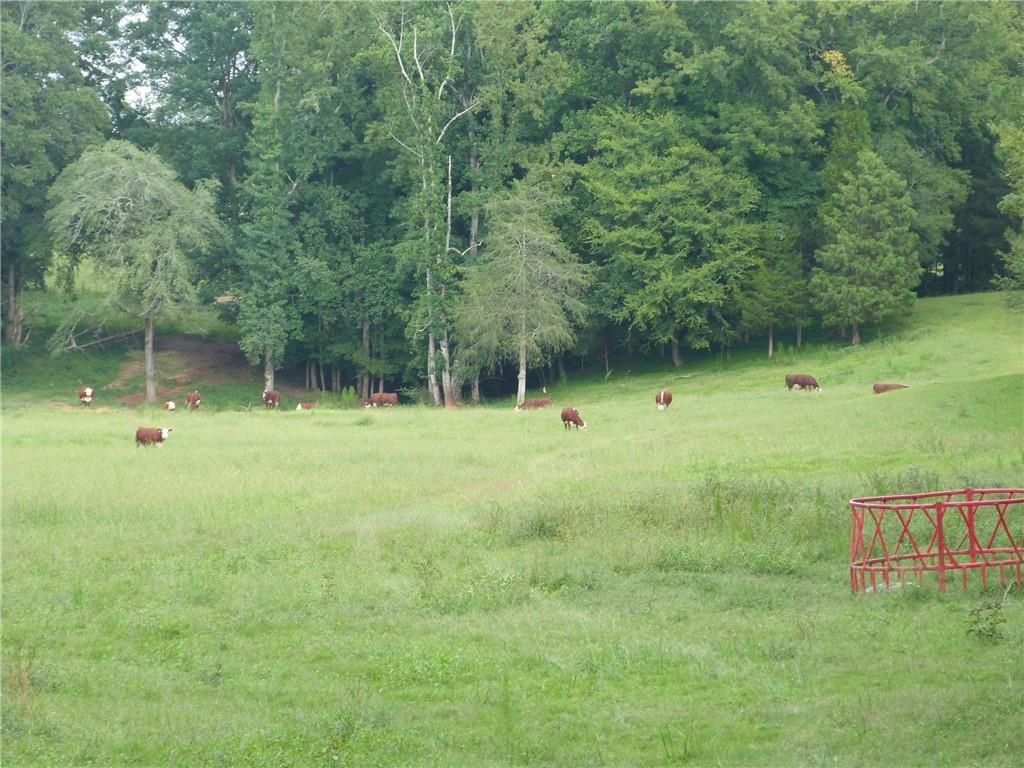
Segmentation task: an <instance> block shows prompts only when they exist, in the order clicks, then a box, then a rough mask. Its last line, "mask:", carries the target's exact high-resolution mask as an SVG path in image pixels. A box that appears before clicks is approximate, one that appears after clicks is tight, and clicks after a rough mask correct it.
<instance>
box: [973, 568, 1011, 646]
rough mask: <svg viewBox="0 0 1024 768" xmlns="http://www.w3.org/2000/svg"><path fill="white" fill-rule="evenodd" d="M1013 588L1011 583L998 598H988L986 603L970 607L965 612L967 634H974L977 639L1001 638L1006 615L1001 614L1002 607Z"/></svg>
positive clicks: (992, 639) (993, 639) (994, 640)
mask: <svg viewBox="0 0 1024 768" xmlns="http://www.w3.org/2000/svg"><path fill="white" fill-rule="evenodd" d="M1012 588H1013V583H1012V582H1011V583H1010V584H1008V585H1007V587H1006V590H1005V591H1004V592H1003V596H1002V598H1000V599H999V600H990V601H989V602H987V603H983V604H982V605H979V606H977V607H976V608H972V609H971V610H970V611H968V613H967V634H968V635H974V636H975V637H976V638H978V639H979V640H985V641H987V642H990V643H992V642H996V641H997V640H1001V639H1003V637H1004V635H1003V625H1004V624H1006V616H1005V615H1004V614H1003V607H1004V606H1005V605H1006V599H1007V597H1008V596H1009V594H1010V590H1011V589H1012Z"/></svg>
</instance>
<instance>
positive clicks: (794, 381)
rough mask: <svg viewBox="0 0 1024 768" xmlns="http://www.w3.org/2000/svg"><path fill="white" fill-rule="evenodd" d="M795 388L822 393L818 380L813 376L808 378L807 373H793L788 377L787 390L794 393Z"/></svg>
mask: <svg viewBox="0 0 1024 768" xmlns="http://www.w3.org/2000/svg"><path fill="white" fill-rule="evenodd" d="M793 387H799V388H800V389H815V390H817V391H818V392H821V386H820V385H819V384H818V380H817V379H816V378H814V377H813V376H808V375H807V374H806V373H791V374H790V375H788V376H787V377H786V389H788V390H790V391H791V392H792V391H793Z"/></svg>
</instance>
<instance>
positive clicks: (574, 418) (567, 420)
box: [562, 408, 587, 429]
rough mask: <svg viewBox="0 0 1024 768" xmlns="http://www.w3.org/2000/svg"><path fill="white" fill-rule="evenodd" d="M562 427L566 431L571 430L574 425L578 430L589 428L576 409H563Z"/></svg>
mask: <svg viewBox="0 0 1024 768" xmlns="http://www.w3.org/2000/svg"><path fill="white" fill-rule="evenodd" d="M562 425H563V426H564V427H565V428H566V429H570V428H571V427H572V426H573V425H575V426H576V429H586V428H587V423H586V422H585V421H584V420H583V419H582V418H581V417H580V412H579V411H577V410H576V409H575V408H563V409H562Z"/></svg>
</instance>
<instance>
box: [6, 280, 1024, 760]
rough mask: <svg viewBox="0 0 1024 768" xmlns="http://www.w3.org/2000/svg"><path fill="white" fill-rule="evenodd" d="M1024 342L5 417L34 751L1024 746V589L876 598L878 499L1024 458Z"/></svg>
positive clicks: (920, 319)
mask: <svg viewBox="0 0 1024 768" xmlns="http://www.w3.org/2000/svg"><path fill="white" fill-rule="evenodd" d="M1022 351H1024V328H1022V323H1021V317H1020V316H1019V315H1013V314H1011V313H1008V312H1007V311H1006V310H1005V309H1004V307H1003V304H1002V299H1001V297H998V296H967V297H961V298H953V299H935V300H927V301H922V302H919V303H918V305H917V308H916V310H915V313H914V316H913V317H912V318H911V319H909V320H908V321H906V322H904V323H903V324H900V325H899V326H895V327H893V329H892V330H891V333H888V334H886V335H885V336H884V337H883V339H882V340H880V341H875V342H873V343H870V344H866V345H864V346H863V347H862V348H860V349H854V350H851V349H845V348H838V347H821V346H819V347H814V348H811V349H808V350H805V351H801V352H800V353H799V355H794V354H792V353H791V352H789V353H784V354H783V355H782V356H781V357H780V359H779V360H777V361H774V362H769V361H767V360H764V359H762V358H760V357H757V358H755V357H754V356H753V355H752V354H746V355H737V356H735V357H734V358H733V359H732V360H728V361H713V360H709V361H705V362H702V363H699V364H696V365H694V366H692V367H687V368H685V369H683V370H682V371H678V372H677V371H670V370H663V371H658V372H649V373H643V374H641V373H633V374H630V375H628V376H627V375H621V376H620V375H613V376H612V377H611V378H610V379H609V380H608V381H607V382H603V381H600V380H590V381H585V382H583V383H578V384H573V385H571V386H567V387H560V388H554V389H553V390H552V394H553V395H554V397H555V400H556V405H558V406H561V405H566V404H572V405H575V406H577V407H578V408H579V409H580V410H581V412H582V414H583V416H584V418H585V419H586V420H587V421H588V422H589V424H590V428H589V429H588V430H587V431H586V432H576V431H572V432H569V433H566V432H564V431H563V430H562V427H561V424H560V423H559V420H558V408H553V409H549V410H546V411H539V412H532V413H526V414H517V413H514V412H513V411H512V410H511V408H481V409H469V408H466V409H462V410H460V411H457V412H441V411H435V410H432V409H427V408H399V409H396V410H381V409H377V410H374V411H372V412H368V411H328V410H321V411H314V412H312V413H295V412H280V413H263V412H251V413H246V412H233V413H192V414H190V413H184V412H182V413H176V414H173V415H165V414H162V413H157V412H132V411H127V412H110V413H48V412H39V411H30V410H24V411H19V412H17V413H8V414H5V415H4V421H3V481H4V483H3V762H4V765H11V766H14V765H19V766H20V765H41V766H53V765H85V764H95V765H159V766H185V765H204V766H205V765H224V766H238V765H253V766H278V765H279V766H294V765H357V766H364V765H403V764H410V765H467V766H477V765H572V766H576V765H664V764H696V765H706V764H724V765H790V764H815V765H817V764H839V765H928V766H932V765H963V764H984V765H1011V764H1019V760H1020V756H1021V755H1022V754H1024V600H1022V597H1021V595H1020V594H1019V593H1011V594H1010V595H1008V596H1007V598H1006V601H1005V604H1004V605H1003V606H1002V608H999V609H992V608H984V607H985V606H987V605H989V604H992V603H993V602H995V603H998V602H999V601H1000V600H1001V599H1002V598H1003V593H1002V591H1001V590H1000V591H992V592H990V593H987V594H982V593H981V592H980V589H979V588H978V586H977V585H974V586H972V589H971V590H970V592H969V593H968V594H967V595H963V594H961V593H959V592H957V591H951V592H950V593H949V594H948V595H946V596H940V595H938V594H937V591H936V589H935V585H934V583H931V582H929V583H926V585H925V586H924V587H923V588H920V589H916V588H915V589H906V590H903V591H901V592H895V593H892V594H876V595H868V596H862V597H858V598H854V597H853V596H851V594H850V590H849V582H848V574H847V568H846V566H847V555H848V552H847V549H848V536H849V512H848V508H847V505H846V500H847V499H848V498H850V497H851V496H853V495H857V494H865V493H874V492H878V493H882V492H887V491H892V492H895V491H914V490H928V489H932V488H935V487H938V486H943V487H959V486H962V485H975V486H982V485H1020V484H1022V483H1024V376H1022ZM789 372H803V373H812V374H814V375H816V376H818V378H819V380H820V381H821V382H822V385H823V387H824V391H823V392H822V393H820V394H814V393H803V392H793V393H790V392H787V391H786V390H785V388H784V386H783V383H782V379H783V376H784V375H785V374H786V373H789ZM880 380H895V381H905V382H907V383H910V384H912V385H913V386H912V388H911V389H908V390H902V391H899V392H894V393H890V394H886V395H882V396H874V395H872V394H871V384H872V383H873V382H874V381H880ZM664 385H668V386H670V387H671V388H672V390H673V392H674V394H675V402H674V403H673V405H672V407H671V408H670V409H669V410H668V411H667V412H665V413H659V412H657V411H656V410H655V408H654V405H653V399H654V393H655V391H656V390H657V388H658V387H660V386H664ZM161 423H164V424H169V425H171V426H173V427H174V433H173V435H172V437H171V440H170V441H169V442H168V444H167V445H166V446H164V447H162V448H159V449H136V448H135V447H134V445H133V442H132V437H133V434H134V430H135V427H136V426H138V425H139V424H146V425H153V426H155V425H157V424H161ZM978 607H982V608H983V612H982V613H981V614H979V616H980V617H981V619H983V620H995V619H998V618H1003V619H1005V623H1003V624H1001V625H995V627H996V629H997V633H996V636H995V637H994V638H992V639H985V638H983V637H978V636H977V635H975V634H969V633H968V632H967V629H968V628H969V627H970V626H971V614H970V611H971V610H972V609H975V608H978ZM976 621H977V620H976Z"/></svg>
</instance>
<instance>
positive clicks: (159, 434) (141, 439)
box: [135, 427, 171, 448]
mask: <svg viewBox="0 0 1024 768" xmlns="http://www.w3.org/2000/svg"><path fill="white" fill-rule="evenodd" d="M170 435H171V428H170V427H139V428H138V429H136V430H135V447H136V448H138V447H139V446H140V445H162V444H163V442H164V440H166V439H167V438H168V437H170Z"/></svg>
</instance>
